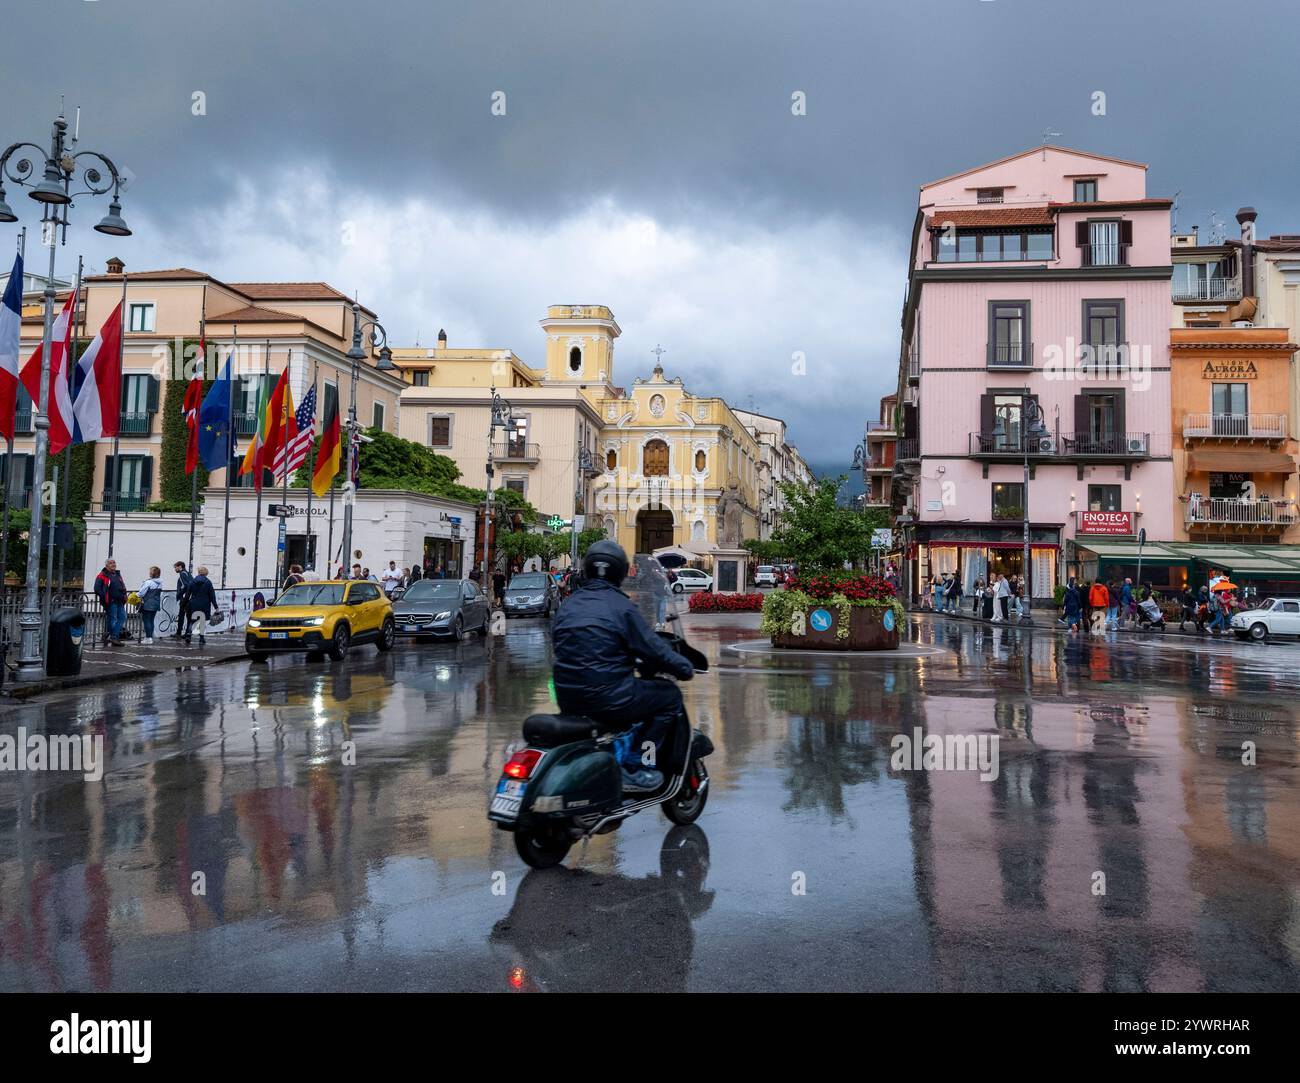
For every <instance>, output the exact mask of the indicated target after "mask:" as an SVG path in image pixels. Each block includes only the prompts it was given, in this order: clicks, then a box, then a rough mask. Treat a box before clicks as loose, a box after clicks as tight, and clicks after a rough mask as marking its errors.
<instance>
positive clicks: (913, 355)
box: [907, 343, 921, 384]
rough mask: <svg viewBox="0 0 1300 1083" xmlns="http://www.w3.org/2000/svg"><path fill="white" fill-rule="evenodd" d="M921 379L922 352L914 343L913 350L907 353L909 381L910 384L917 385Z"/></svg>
mask: <svg viewBox="0 0 1300 1083" xmlns="http://www.w3.org/2000/svg"><path fill="white" fill-rule="evenodd" d="M920 379H921V351H920V350H918V349H917V348H916V345H915V343H913V345H912V348H911V349H910V350H908V352H907V380H908V383H913V384H914V383H917V382H918V381H919V380H920Z"/></svg>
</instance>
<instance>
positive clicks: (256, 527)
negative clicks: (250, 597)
mask: <svg viewBox="0 0 1300 1083" xmlns="http://www.w3.org/2000/svg"><path fill="white" fill-rule="evenodd" d="M270 382H271V340H270V339H269V338H268V339H267V340H266V355H265V357H264V358H263V359H262V385H261V387H259V388H258V389H257V405H258V407H259V410H258V411H257V433H258V434H257V435H256V436H254V437H253V439H254V440H255V441H257V440H261V438H262V411H261V409H260V407H261V406H262V395H263V394H264V393H265V389H266V385H267V384H268V383H270ZM270 405H271V400H270V399H267V400H266V406H267V408H268V409H267V412H268V413H269V412H270V410H269V407H270ZM253 485H254V486H255V487H256V489H257V518H256V519H255V520H254V522H253V589H254V590H257V558H258V556H259V553H258V550H259V549H260V547H261V542H262V463H261V456H260V455H259V454H258V453H257V449H256V448H254V451H253Z"/></svg>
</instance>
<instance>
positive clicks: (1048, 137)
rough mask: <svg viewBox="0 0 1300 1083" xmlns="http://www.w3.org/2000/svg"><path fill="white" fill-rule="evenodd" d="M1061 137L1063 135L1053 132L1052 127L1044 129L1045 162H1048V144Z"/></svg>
mask: <svg viewBox="0 0 1300 1083" xmlns="http://www.w3.org/2000/svg"><path fill="white" fill-rule="evenodd" d="M1060 137H1061V133H1060V132H1056V131H1053V130H1052V127H1051V125H1048V126H1047V127H1046V128H1044V129H1043V161H1047V144H1048V143H1050V142H1051V141H1052V140H1053V139H1059V138H1060Z"/></svg>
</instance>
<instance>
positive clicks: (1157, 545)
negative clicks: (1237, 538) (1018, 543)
mask: <svg viewBox="0 0 1300 1083" xmlns="http://www.w3.org/2000/svg"><path fill="white" fill-rule="evenodd" d="M1074 545H1075V548H1076V549H1077V550H1081V551H1083V552H1086V553H1091V554H1093V555H1094V556H1095V557H1096V558H1097V559H1098V560H1099V561H1106V562H1109V563H1115V564H1136V563H1137V560H1138V546H1137V543H1136V542H1133V541H1094V540H1091V539H1089V540H1086V541H1085V540H1083V539H1078V538H1076V539H1075V542H1074ZM1142 563H1143V564H1145V565H1151V566H1153V567H1175V566H1180V565H1182V566H1187V567H1190V566H1192V565H1193V564H1198V565H1200V570H1201V571H1208V570H1209V569H1210V568H1215V569H1217V570H1219V571H1223V572H1230V573H1231V574H1233V575H1239V576H1247V577H1252V578H1258V579H1292V578H1300V545H1208V544H1203V543H1197V542H1149V543H1147V545H1145V546H1144V547H1143V548H1142Z"/></svg>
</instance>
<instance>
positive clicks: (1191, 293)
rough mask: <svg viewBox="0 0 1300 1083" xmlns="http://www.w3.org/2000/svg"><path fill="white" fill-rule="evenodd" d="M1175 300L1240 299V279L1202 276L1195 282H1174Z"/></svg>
mask: <svg viewBox="0 0 1300 1083" xmlns="http://www.w3.org/2000/svg"><path fill="white" fill-rule="evenodd" d="M1173 294H1174V300H1175V301H1240V300H1241V279H1239V278H1203V279H1200V280H1198V281H1196V282H1175V283H1174V286H1173Z"/></svg>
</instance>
